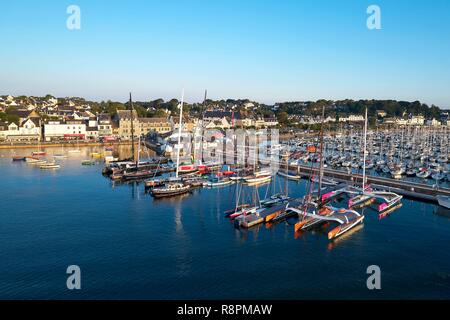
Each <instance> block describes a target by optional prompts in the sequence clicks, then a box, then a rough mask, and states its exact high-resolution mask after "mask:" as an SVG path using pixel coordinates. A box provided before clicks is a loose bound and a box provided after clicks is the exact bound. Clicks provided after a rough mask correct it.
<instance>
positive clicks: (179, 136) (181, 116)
mask: <svg viewBox="0 0 450 320" xmlns="http://www.w3.org/2000/svg"><path fill="white" fill-rule="evenodd" d="M183 102H184V89H183V90H182V91H181V104H180V124H179V126H178V149H177V173H176V177H177V178H178V170H179V167H180V144H181V126H182V123H183Z"/></svg>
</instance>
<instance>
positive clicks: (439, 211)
mask: <svg viewBox="0 0 450 320" xmlns="http://www.w3.org/2000/svg"><path fill="white" fill-rule="evenodd" d="M434 213H435V214H436V215H438V216H440V217H443V218H447V219H450V209H446V208H444V207H441V206H437V207H436V210H434Z"/></svg>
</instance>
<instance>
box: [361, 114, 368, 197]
mask: <svg viewBox="0 0 450 320" xmlns="http://www.w3.org/2000/svg"><path fill="white" fill-rule="evenodd" d="M366 149H367V108H366V115H365V118H364V151H363V181H362V188H363V191H364V190H365V188H366Z"/></svg>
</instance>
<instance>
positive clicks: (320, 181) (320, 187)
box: [318, 106, 325, 199]
mask: <svg viewBox="0 0 450 320" xmlns="http://www.w3.org/2000/svg"><path fill="white" fill-rule="evenodd" d="M324 122H325V106H323V107H322V125H321V126H320V168H319V192H318V198H319V199H320V196H321V189H322V176H323V160H324V159H323V124H324Z"/></svg>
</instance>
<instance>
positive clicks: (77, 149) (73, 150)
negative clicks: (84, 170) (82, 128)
mask: <svg viewBox="0 0 450 320" xmlns="http://www.w3.org/2000/svg"><path fill="white" fill-rule="evenodd" d="M68 152H69V153H80V152H81V150H80V148H79V144H78V139H77V148H76V149H72V150H69V151H68Z"/></svg>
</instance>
